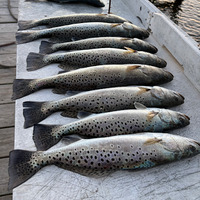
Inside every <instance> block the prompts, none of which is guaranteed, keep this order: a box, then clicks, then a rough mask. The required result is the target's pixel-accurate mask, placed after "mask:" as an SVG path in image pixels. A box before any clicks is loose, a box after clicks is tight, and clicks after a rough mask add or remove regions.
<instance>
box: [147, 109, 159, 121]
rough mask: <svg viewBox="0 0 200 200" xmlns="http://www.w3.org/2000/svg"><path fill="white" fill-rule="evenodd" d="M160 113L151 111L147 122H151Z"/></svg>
mask: <svg viewBox="0 0 200 200" xmlns="http://www.w3.org/2000/svg"><path fill="white" fill-rule="evenodd" d="M158 113H159V112H155V111H151V112H149V113H148V115H147V120H148V121H151V120H152V119H153V118H154V117H155V116H156V115H157V114H158Z"/></svg>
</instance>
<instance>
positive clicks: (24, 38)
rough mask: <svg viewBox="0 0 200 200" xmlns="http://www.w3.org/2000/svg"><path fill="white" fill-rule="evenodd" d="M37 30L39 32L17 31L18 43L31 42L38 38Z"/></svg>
mask: <svg viewBox="0 0 200 200" xmlns="http://www.w3.org/2000/svg"><path fill="white" fill-rule="evenodd" d="M35 32H37V31H30V32H22V31H19V32H17V33H16V41H17V44H23V43H27V42H31V41H33V40H35V39H37V38H36V37H35Z"/></svg>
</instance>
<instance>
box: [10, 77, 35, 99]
mask: <svg viewBox="0 0 200 200" xmlns="http://www.w3.org/2000/svg"><path fill="white" fill-rule="evenodd" d="M31 82H34V79H15V80H14V81H13V95H12V100H16V99H19V98H21V97H24V96H26V95H28V94H31V93H32V92H34V90H33V88H32V87H31V84H30V83H31Z"/></svg>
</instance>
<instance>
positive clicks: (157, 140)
mask: <svg viewBox="0 0 200 200" xmlns="http://www.w3.org/2000/svg"><path fill="white" fill-rule="evenodd" d="M161 141H162V139H158V138H156V137H155V138H150V139H148V140H147V141H146V142H145V143H144V145H151V144H155V143H158V142H161Z"/></svg>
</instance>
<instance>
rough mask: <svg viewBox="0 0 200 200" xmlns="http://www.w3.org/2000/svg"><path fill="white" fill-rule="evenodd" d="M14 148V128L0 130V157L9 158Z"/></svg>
mask: <svg viewBox="0 0 200 200" xmlns="http://www.w3.org/2000/svg"><path fill="white" fill-rule="evenodd" d="M13 148H14V127H11V128H3V129H0V157H6V156H9V152H10V151H11V150H13Z"/></svg>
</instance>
